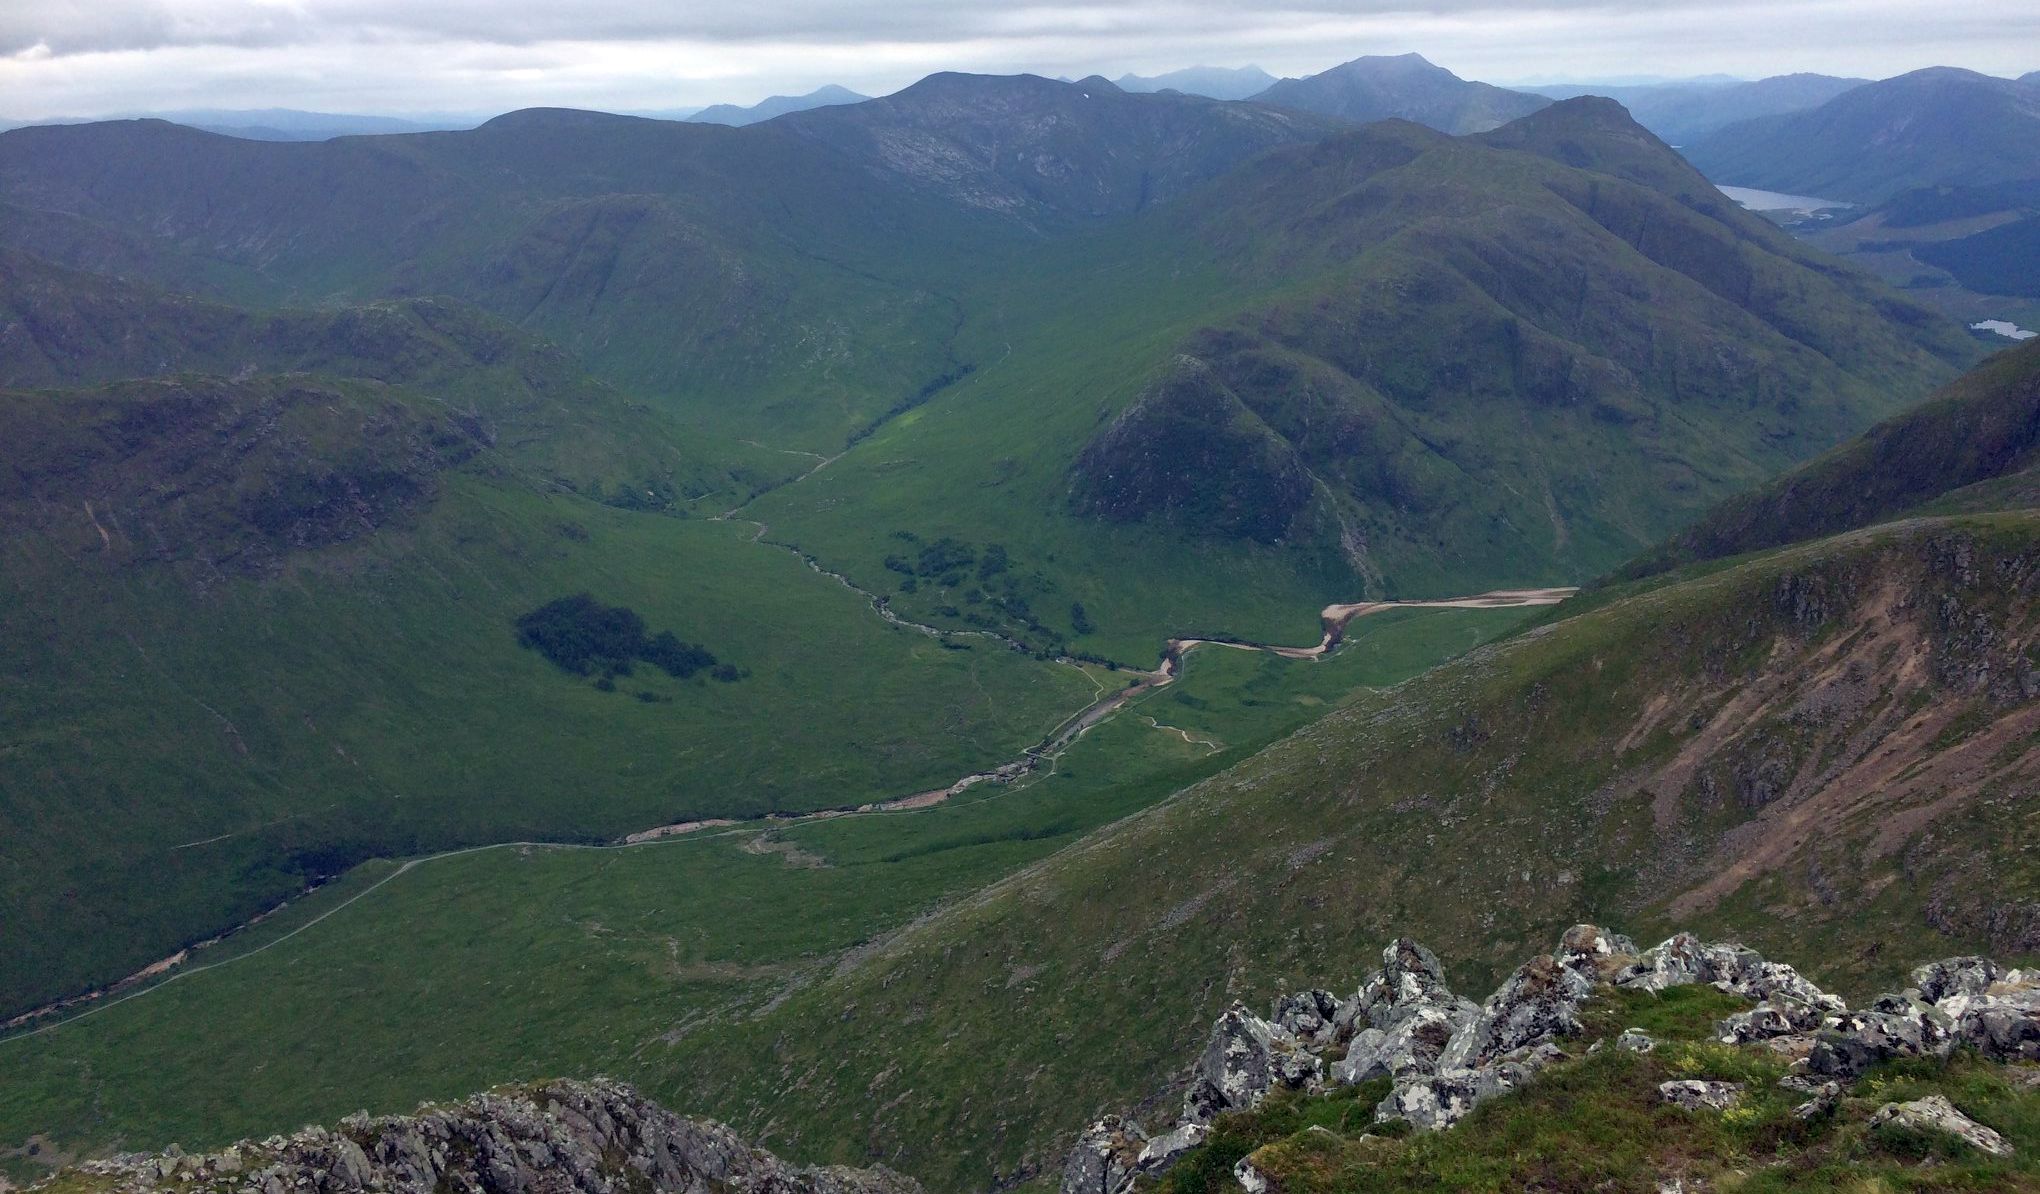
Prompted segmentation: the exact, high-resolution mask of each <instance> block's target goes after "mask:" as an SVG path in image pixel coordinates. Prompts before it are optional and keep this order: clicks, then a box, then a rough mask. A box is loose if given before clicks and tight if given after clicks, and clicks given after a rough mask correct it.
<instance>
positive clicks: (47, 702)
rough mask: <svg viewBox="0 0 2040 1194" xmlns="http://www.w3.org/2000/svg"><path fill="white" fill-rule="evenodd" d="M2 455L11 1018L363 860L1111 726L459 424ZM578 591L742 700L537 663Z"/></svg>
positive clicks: (31, 430) (102, 420) (217, 414)
mask: <svg viewBox="0 0 2040 1194" xmlns="http://www.w3.org/2000/svg"><path fill="white" fill-rule="evenodd" d="M427 314H428V315H429V312H427ZM417 316H418V313H417V312H416V311H413V312H410V313H409V316H406V315H405V313H403V312H396V313H391V319H392V320H393V321H395V322H396V323H397V324H398V326H400V327H402V328H405V329H408V330H412V331H415V330H416V329H417V325H416V324H414V323H412V322H410V318H411V317H417ZM370 322H371V323H373V322H374V319H373V318H370ZM514 404H515V399H514V398H513V399H512V400H511V405H513V406H514ZM508 421H509V420H507V419H506V422H508ZM541 422H542V421H541ZM517 426H520V427H522V428H524V429H525V430H526V431H531V430H532V429H533V428H534V427H535V426H538V424H534V423H532V422H529V421H527V422H524V423H520V424H517ZM627 428H628V425H627V424H624V425H622V426H621V427H620V428H616V429H611V430H610V431H609V433H610V434H615V433H617V431H621V430H627ZM0 437H4V439H5V441H6V442H7V443H9V444H10V445H12V447H13V449H14V450H13V451H11V452H10V453H9V454H8V456H7V460H6V464H5V465H4V466H0V510H4V512H5V513H4V519H0V526H4V528H5V529H4V531H0V552H4V555H5V559H6V561H7V563H6V566H5V568H4V569H0V591H4V592H0V596H4V602H0V606H4V610H5V612H4V614H0V651H4V654H5V658H6V660H7V666H6V667H5V668H4V669H0V674H4V677H5V679H4V682H0V708H4V710H5V714H4V720H5V721H6V724H7V725H8V727H9V735H8V738H9V740H8V742H7V744H6V748H5V750H4V752H0V797H4V798H0V818H4V820H5V825H6V832H5V833H0V852H4V856H5V859H6V865H5V866H4V867H0V875H4V876H5V878H4V880H0V891H4V902H5V906H6V907H7V908H8V909H9V915H8V916H7V917H6V918H5V922H4V928H0V936H4V939H5V948H6V950H7V951H8V954H9V956H10V957H11V958H13V959H14V962H13V964H11V965H10V966H9V967H7V969H6V971H5V974H4V979H0V1007H6V1008H8V1009H10V1010H18V1009H20V1008H21V1007H23V1006H24V1005H27V1004H30V1003H33V1002H36V1001H39V1000H41V999H45V998H50V997H54V996H57V995H60V994H65V993H68V992H70V991H73V990H76V989H78V988H80V987H82V986H84V985H86V984H87V983H89V982H97V981H107V980H111V979H114V978H117V977H120V976H121V975H124V974H126V973H128V972H130V971H132V970H134V969H137V968H138V967H139V966H141V965H142V964H144V963H147V962H150V961H153V960H154V959H156V958H158V957H160V956H162V955H164V954H167V953H169V952H171V951H172V950H174V949H175V948H176V947H177V946H178V945H180V944H183V943H187V942H189V941H192V940H195V939H197V938H200V937H203V936H206V935H208V934H210V933H212V932H215V931H218V930H220V929H223V928H226V927H228V926H229V925H231V924H233V923H235V922H237V921H239V920H243V919H245V918H246V917H248V916H250V915H252V914H254V913H256V912H259V911H261V910H263V909H264V908H266V907H268V906H269V905H271V904H273V903H274V902H275V901H276V900H277V899H278V898H280V897H282V896H284V895H286V894H289V893H291V892H294V891H296V890H297V889H299V888H300V887H302V886H303V885H304V883H305V882H307V881H308V880H311V879H314V878H320V877H324V876H327V875H330V874H333V873H335V872H337V871H338V870H341V869H344V868H345V867H346V866H348V865H351V864H352V863H354V862H356V861H358V860H360V859H361V858H364V857H367V856H369V855H371V854H378V853H383V854H387V853H409V852H414V851H418V850H421V849H430V848H436V847H441V846H452V845H464V844H472V843H478V842H488V841H501V840H504V839H506V838H517V837H565V838H569V839H574V838H589V837H607V836H611V835H616V834H621V833H624V832H628V831H631V830H637V829H643V828H646V827H648V826H651V825H655V824H661V823H664V822H667V821H675V820H684V819H689V818H692V817H700V816H718V815H745V814H758V813H763V812H766V811H771V810H778V809H792V810H804V809H812V808H818V807H825V806H831V805H839V804H856V803H860V802H863V801H866V800H871V799H883V798H886V797H892V796H899V795H904V794H906V793H909V792H913V791H918V790H922V789H925V788H928V787H936V786H942V785H946V784H947V783H949V782H950V781H952V780H953V779H955V778H956V777H957V776H959V775H961V774H964V773H966V772H969V771H973V770H976V769H978V768H980V767H983V766H986V765H989V764H993V763H997V762H1001V761H1003V760H1004V759H1006V758H1008V757H1010V756H1012V755H1013V754H1014V753H1016V752H1017V751H1019V750H1020V749H1021V748H1022V747H1024V746H1027V745H1031V744H1032V743H1034V742H1035V741H1037V740H1039V739H1040V738H1041V737H1042V736H1043V735H1045V734H1046V733H1047V732H1048V731H1049V730H1050V729H1051V728H1052V727H1053V726H1054V725H1055V724H1056V723H1057V722H1058V721H1060V720H1061V719H1062V718H1064V717H1066V716H1068V715H1069V714H1071V713H1073V712H1074V711H1076V710H1077V709H1078V708H1081V707H1082V706H1083V705H1084V704H1085V703H1087V702H1088V701H1089V700H1090V699H1092V695H1093V694H1094V692H1095V691H1096V686H1095V684H1094V683H1093V682H1092V681H1090V680H1089V679H1087V678H1085V677H1084V676H1083V675H1081V674H1079V673H1078V671H1077V670H1076V669H1073V668H1070V667H1067V666H1053V665H1043V664H1035V663H1033V662H1031V661H1029V660H1027V659H1026V658H1025V657H1023V656H1021V655H1019V654H1017V653H1015V652H1013V651H1011V650H1009V649H1007V648H1005V647H1004V646H1002V645H999V644H996V643H993V642H991V641H990V640H982V639H980V640H976V641H975V642H972V641H960V642H956V643H953V644H948V645H945V644H944V643H943V642H941V641H938V640H937V639H935V638H932V637H930V636H928V635H925V634H921V633H918V632H916V631H913V630H909V629H903V628H900V627H897V626H889V625H887V624H886V623H885V622H883V621H881V620H880V619H879V618H878V617H876V616H875V615H874V614H873V612H872V611H871V609H870V608H869V605H868V602H867V600H866V599H865V598H864V597H862V596H860V595H858V594H856V593H853V592H851V591H849V590H847V589H845V588H844V587H843V586H841V585H840V584H839V583H838V582H836V581H835V580H833V579H831V578H829V577H825V576H821V575H817V574H816V573H815V572H813V571H812V570H810V569H809V568H807V567H806V566H805V565H804V564H803V563H802V561H800V560H799V559H797V558H795V557H794V556H792V555H791V554H790V553H786V552H783V551H778V550H774V549H771V548H768V547H765V546H762V545H758V544H755V543H753V542H751V541H750V539H751V536H752V535H753V533H754V530H755V528H752V527H749V526H743V525H739V524H732V523H715V522H706V521H700V520H684V521H683V520H681V519H677V518H674V517H671V516H667V515H659V514H649V513H637V512H633V511H631V510H629V509H624V508H619V505H629V504H631V503H618V502H617V501H616V499H615V497H614V496H613V495H612V496H611V498H610V504H599V503H597V502H595V501H592V500H590V499H588V498H586V497H582V496H579V495H576V494H574V493H572V492H571V491H568V490H566V489H565V488H564V487H562V486H561V485H559V484H558V483H557V482H556V481H555V480H553V479H552V478H551V477H549V476H548V475H547V473H546V472H544V471H542V470H538V469H533V468H530V467H527V466H525V465H523V464H522V463H520V461H521V460H522V459H531V458H536V459H539V460H541V461H544V460H547V459H549V458H550V456H551V455H552V454H551V453H549V452H548V451H547V450H545V449H543V448H540V447H534V446H533V445H530V444H505V443H503V436H502V435H501V432H500V431H499V429H498V428H497V426H496V425H494V424H492V422H491V421H490V420H489V419H487V418H485V417H480V416H477V415H475V414H473V413H472V412H469V411H464V410H461V409H460V408H459V407H457V406H452V407H451V408H450V404H449V403H448V402H446V401H445V400H443V399H441V398H440V397H439V396H438V395H437V394H436V393H435V392H433V391H431V390H430V389H422V390H421V389H414V388H410V387H406V386H392V385H386V384H383V383H379V382H372V381H363V380H359V379H326V378H320V377H317V376H313V375H289V376H270V375H256V376H253V377H250V378H246V379H241V380H225V379H220V378H212V377H205V376H202V375H184V376H179V377H173V378H166V379H156V380H144V381H133V382H123V383H116V384H113V385H110V386H107V387H103V388H99V389H92V390H44V391H8V392H4V393H0ZM564 442H566V443H567V444H569V446H571V443H572V441H571V439H570V438H569V439H567V440H566V441H564ZM581 591H587V592H590V593H592V594H594V596H595V597H596V598H597V599H598V600H600V601H602V602H604V603H608V604H612V605H623V606H628V607H631V608H633V609H635V610H637V611H638V612H639V613H640V614H641V615H642V616H643V618H644V619H645V623H646V625H647V631H646V633H647V634H650V635H656V634H657V633H658V632H660V631H670V632H672V633H673V634H675V635H676V637H677V638H678V639H680V640H683V641H684V642H687V643H694V644H698V645H701V646H704V647H705V648H706V649H707V650H708V651H709V652H710V653H712V654H714V655H715V656H716V657H717V658H718V659H719V660H720V661H722V662H725V663H727V664H728V665H729V667H728V674H727V676H726V677H724V678H722V679H711V678H710V677H709V675H708V674H707V673H706V671H702V672H701V673H700V674H692V675H688V674H685V673H684V671H683V672H682V673H680V674H675V675H668V674H666V673H665V672H664V671H661V670H660V669H659V667H657V666H654V665H647V664H640V665H638V667H637V668H636V669H635V671H634V672H632V673H630V674H628V675H620V676H608V677H605V676H602V675H592V676H591V675H574V674H571V673H570V672H567V671H564V670H562V669H561V668H559V667H556V666H554V665H553V664H552V663H549V662H547V660H546V659H545V658H543V657H542V656H541V655H540V653H539V652H537V651H534V650H530V649H526V648H525V647H523V646H520V644H519V639H518V624H517V623H518V619H519V618H520V617H521V616H523V615H525V614H527V613H530V612H531V611H533V610H535V609H537V608H538V607H540V606H542V605H544V604H545V603H547V602H549V601H552V600H553V599H556V598H560V597H563V596H567V595H571V594H574V593H577V592H581ZM948 647H954V648H955V649H948ZM591 681H593V682H592V683H591ZM931 710H936V711H939V712H936V713H931Z"/></svg>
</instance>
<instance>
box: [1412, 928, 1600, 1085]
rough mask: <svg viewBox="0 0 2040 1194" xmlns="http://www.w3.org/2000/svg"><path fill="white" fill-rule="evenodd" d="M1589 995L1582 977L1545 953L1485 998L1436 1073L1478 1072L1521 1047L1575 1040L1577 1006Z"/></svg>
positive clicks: (1456, 1036)
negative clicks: (1562, 1038)
mask: <svg viewBox="0 0 2040 1194" xmlns="http://www.w3.org/2000/svg"><path fill="white" fill-rule="evenodd" d="M1593 990H1594V988H1593V983H1592V982H1591V981H1589V980H1588V979H1587V978H1586V977H1585V976H1584V975H1582V974H1580V973H1579V972H1578V971H1577V970H1569V969H1567V968H1565V967H1563V966H1561V965H1559V963H1558V960H1557V959H1556V958H1555V957H1553V956H1552V955H1550V954H1541V955H1539V956H1537V957H1535V958H1532V959H1530V961H1528V962H1525V963H1524V964H1523V965H1522V966H1520V967H1518V968H1517V970H1516V972H1515V973H1514V974H1512V975H1510V976H1509V978H1508V981H1507V982H1504V983H1503V984H1502V986H1501V989H1500V990H1498V991H1496V992H1495V993H1494V994H1493V995H1490V996H1488V1000H1487V1002H1486V1003H1484V1004H1482V1005H1481V1009H1480V1014H1479V1015H1478V1016H1476V1017H1474V1019H1473V1021H1472V1022H1471V1023H1469V1024H1468V1025H1466V1027H1464V1028H1462V1029H1460V1030H1459V1031H1458V1032H1455V1033H1453V1034H1452V1040H1451V1041H1450V1042H1449V1043H1448V1044H1447V1045H1446V1046H1445V1052H1444V1054H1443V1055H1442V1056H1441V1057H1440V1058H1439V1061H1438V1068H1439V1069H1440V1070H1441V1071H1443V1070H1455V1069H1478V1068H1480V1067H1481V1066H1483V1065H1486V1064H1487V1063H1489V1062H1490V1061H1493V1060H1494V1059H1496V1058H1498V1057H1501V1056H1503V1055H1504V1054H1507V1053H1511V1052H1514V1051H1515V1050H1517V1049H1521V1048H1523V1047H1525V1046H1527V1045H1534V1044H1537V1043H1539V1042H1541V1041H1549V1040H1553V1039H1556V1038H1558V1037H1567V1036H1575V1035H1577V1034H1578V1033H1579V1031H1580V1004H1581V1003H1582V1002H1583V1001H1585V999H1586V998H1587V996H1589V995H1591V994H1592V993H1593Z"/></svg>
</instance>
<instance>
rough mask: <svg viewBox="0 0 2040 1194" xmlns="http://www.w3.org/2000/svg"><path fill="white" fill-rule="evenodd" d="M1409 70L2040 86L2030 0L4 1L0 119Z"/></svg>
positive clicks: (2038, 11) (1494, 75)
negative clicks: (1202, 70)
mask: <svg viewBox="0 0 2040 1194" xmlns="http://www.w3.org/2000/svg"><path fill="white" fill-rule="evenodd" d="M1406 50H1416V51H1418V52H1419V53H1422V54H1424V55H1425V56H1426V57H1428V58H1430V59H1431V60H1432V61H1434V62H1437V63H1439V64H1440V65H1442V66H1447V67H1450V68H1451V69H1453V70H1455V71H1458V72H1459V73H1460V74H1462V75H1465V76H1467V77H1470V78H1481V79H1488V80H1491V81H1497V82H1519V81H1537V80H1553V79H1605V78H1609V77H1614V76H1634V75H1646V74H1656V75H1670V76H1679V75H1694V74H1705V73H1712V72H1721V73H1727V74H1735V75H1742V76H1747V77H1759V76H1762V75H1767V74H1779V73H1784V72H1788V71H1796V70H1810V71H1820V72H1824V73H1829V74H1850V75H1862V76H1869V77H1883V76H1886V75H1892V74H1898V73H1900V72H1903V71H1907V70H1912V69H1915V68H1917V67H1922V66H1931V65H1953V66H1966V67H1969V68H1972V69H1975V70H1981V71H1986V72H1989V73H1992V74H2023V73H2024V72H2026V71H2030V70H2036V69H2040V0H1984V2H1982V3H1976V2H1972V3H1966V4H1947V3H1928V2H1927V0H1728V2H1722V0H1712V2H1706V3H1702V2H1699V0H1578V2H1571V3H1569V2H1567V0H1543V2H1541V3H1540V2H1538V0H1531V2H1528V3H1506V2H1504V0H1347V2H1345V3H1335V2H1333V0H1290V3H1288V4H1286V5H1283V4H1279V3H1278V6H1276V7H1268V8H1257V7H1256V6H1254V5H1252V4H1248V3H1240V2H1239V0H1060V2H1045V3H1037V2H1034V0H953V2H948V3H943V2H938V0H876V2H857V0H734V2H733V0H680V2H678V3H662V2H659V0H0V116H13V117H18V118H25V119H35V118H41V117H47V116H58V115H100V114H106V113H115V112H127V111H137V110H151V109H155V110H166V109H180V108H195V107H215V108H260V107H290V108H309V109H316V110H323V111H333V112H364V113H392V114H401V113H417V112H472V113H494V112H500V111H506V110H509V109H512V108H519V107H528V106H532V105H540V104H550V105H567V106H575V107H589V108H607V109H660V108H684V107H694V106H698V105H703V104H708V103H714V102H717V101H733V102H739V103H749V102H753V101H756V100H758V99H760V98H762V97H764V96H766V95H769V94H774V93H797V92H803V91H808V90H811V89H813V88H814V87H816V86H818V85H820V84H822V83H842V84H844V85H846V86H849V87H852V88H855V89H856V90H859V91H863V92H865V93H867V94H883V93H885V92H888V91H893V90H897V89H898V88H900V87H902V86H905V85H906V84H908V83H911V82H912V81H914V80H915V79H917V78H919V77H921V76H922V75H925V74H928V73H930V72H932V71H937V70H968V71H983V72H994V73H1009V72H1015V71H1032V72H1035V73H1037V74H1045V75H1068V76H1071V77H1079V76H1083V75H1087V74H1092V73H1102V74H1106V75H1108V76H1115V77H1116V76H1117V75H1120V74H1122V73H1124V72H1127V71H1135V72H1138V73H1142V74H1151V73H1156V72H1159V71H1164V70H1169V69H1172V68H1175V67H1179V66H1188V65H1191V64H1193V63H1212V64H1216V65H1222V66H1239V65H1245V64H1247V63H1255V64H1258V65H1260V66H1262V67H1264V68H1265V69H1267V70H1269V71H1271V72H1273V73H1275V74H1278V75H1285V74H1290V75H1293V74H1308V73H1310V72H1312V71H1316V70H1321V69H1323V68H1325V67H1327V66H1331V65H1333V64H1335V63H1337V62H1340V61H1343V60H1345V59H1348V58H1353V57H1357V56H1359V55H1361V54H1384V53H1400V52H1403V51H1406Z"/></svg>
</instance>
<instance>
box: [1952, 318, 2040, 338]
mask: <svg viewBox="0 0 2040 1194" xmlns="http://www.w3.org/2000/svg"><path fill="white" fill-rule="evenodd" d="M1969 330H1970V331H1972V332H1996V333H1997V334H1998V335H2000V336H2003V337H2005V338H2006V339H2008V340H2031V339H2032V338H2033V337H2035V336H2040V332H2029V331H2027V330H2026V329H2025V328H2022V327H2020V326H2019V325H2018V324H2016V323H2012V322H2011V321H2009V320H2004V319H1986V320H1984V321H1983V322H1981V323H1972V324H1970V325H1969Z"/></svg>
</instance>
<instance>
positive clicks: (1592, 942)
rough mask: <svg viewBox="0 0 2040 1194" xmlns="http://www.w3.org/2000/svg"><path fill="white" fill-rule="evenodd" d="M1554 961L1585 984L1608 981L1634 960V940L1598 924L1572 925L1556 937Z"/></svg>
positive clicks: (1635, 955) (1632, 963)
mask: <svg viewBox="0 0 2040 1194" xmlns="http://www.w3.org/2000/svg"><path fill="white" fill-rule="evenodd" d="M1552 957H1553V958H1555V959H1556V960H1557V961H1558V964H1559V965H1560V966H1562V967H1564V968H1565V969H1567V970H1570V971H1572V972H1573V973H1575V974H1578V975H1579V976H1580V977H1582V978H1584V979H1586V980H1587V982H1588V984H1589V985H1595V984H1599V983H1605V982H1610V981H1612V980H1613V979H1614V978H1615V976H1616V975H1618V974H1621V973H1622V972H1623V971H1624V970H1626V969H1627V968H1628V967H1629V966H1631V965H1634V964H1635V962H1636V957H1637V951H1636V942H1634V941H1631V940H1630V939H1629V938H1627V937H1624V936H1622V935H1621V934H1619V933H1611V932H1609V931H1608V930H1606V929H1603V928H1601V927H1600V926H1599V925H1586V924H1581V925H1574V926H1573V927H1572V928H1570V929H1567V930H1566V931H1565V934H1564V936H1562V937H1560V938H1559V941H1558V949H1557V951H1556V952H1555V953H1553V954H1552Z"/></svg>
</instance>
